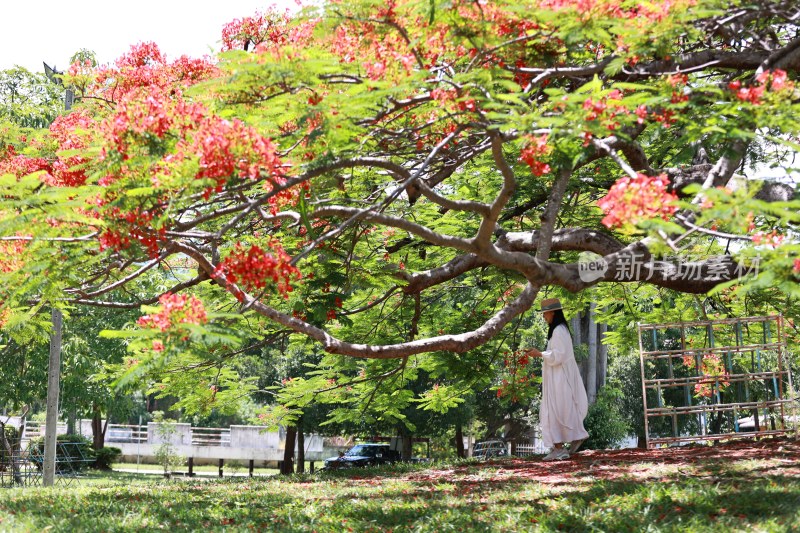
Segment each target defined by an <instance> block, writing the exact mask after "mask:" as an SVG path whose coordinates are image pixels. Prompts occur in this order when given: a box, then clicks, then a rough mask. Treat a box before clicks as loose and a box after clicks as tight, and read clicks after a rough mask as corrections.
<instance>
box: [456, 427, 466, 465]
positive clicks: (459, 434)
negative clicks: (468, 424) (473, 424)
mask: <svg viewBox="0 0 800 533" xmlns="http://www.w3.org/2000/svg"><path fill="white" fill-rule="evenodd" d="M455 441H456V456H458V458H459V459H465V458H466V457H467V452H466V450H464V429H463V428H462V427H461V424H456V438H455Z"/></svg>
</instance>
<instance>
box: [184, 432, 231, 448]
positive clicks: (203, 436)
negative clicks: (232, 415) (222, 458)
mask: <svg viewBox="0 0 800 533" xmlns="http://www.w3.org/2000/svg"><path fill="white" fill-rule="evenodd" d="M191 433H192V445H193V446H230V445H231V430H230V428H192V429H191Z"/></svg>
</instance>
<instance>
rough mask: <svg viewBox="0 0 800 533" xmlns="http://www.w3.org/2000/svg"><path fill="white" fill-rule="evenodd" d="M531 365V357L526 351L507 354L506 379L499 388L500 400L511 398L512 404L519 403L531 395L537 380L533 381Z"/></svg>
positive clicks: (504, 360)
mask: <svg viewBox="0 0 800 533" xmlns="http://www.w3.org/2000/svg"><path fill="white" fill-rule="evenodd" d="M529 363H530V357H528V355H527V353H526V351H525V350H517V351H515V352H511V353H510V354H509V353H506V356H505V357H504V358H503V365H504V367H505V374H506V377H504V378H503V379H502V380H501V384H500V386H499V387H498V388H497V397H498V398H503V397H509V398H511V401H512V402H517V401H520V400H522V399H524V398H527V397H528V396H529V395H530V393H531V392H532V388H533V386H534V385H535V384H536V380H534V379H531V375H530V372H529V369H528V364H529Z"/></svg>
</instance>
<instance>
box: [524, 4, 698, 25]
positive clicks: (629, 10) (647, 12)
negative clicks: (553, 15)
mask: <svg viewBox="0 0 800 533" xmlns="http://www.w3.org/2000/svg"><path fill="white" fill-rule="evenodd" d="M694 4H695V1H694V0H685V1H680V0H661V1H659V2H635V3H630V2H625V1H624V0H539V7H540V8H546V9H553V10H560V9H575V10H576V11H577V12H578V13H582V14H586V15H597V16H605V17H609V16H610V17H616V18H621V19H634V20H639V19H643V20H648V21H653V22H658V21H661V20H663V19H664V18H665V17H666V16H667V15H669V14H670V12H672V11H676V10H681V9H685V8H686V7H689V6H692V5H694Z"/></svg>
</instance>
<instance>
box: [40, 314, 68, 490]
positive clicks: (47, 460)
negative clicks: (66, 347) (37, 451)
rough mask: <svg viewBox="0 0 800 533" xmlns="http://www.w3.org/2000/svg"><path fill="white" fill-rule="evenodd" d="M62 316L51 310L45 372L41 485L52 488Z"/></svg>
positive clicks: (54, 469) (56, 431)
mask: <svg viewBox="0 0 800 533" xmlns="http://www.w3.org/2000/svg"><path fill="white" fill-rule="evenodd" d="M62 320H63V316H62V315H61V311H60V310H59V309H55V308H53V332H52V336H51V337H50V365H49V367H48V370H47V415H46V418H45V429H44V466H43V468H42V484H43V485H44V486H45V487H52V486H53V482H54V481H55V477H56V435H57V434H58V386H59V381H60V378H61V375H60V374H61V324H62Z"/></svg>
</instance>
